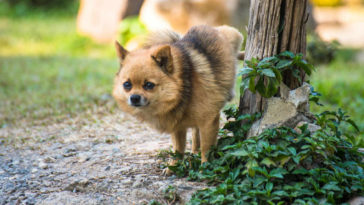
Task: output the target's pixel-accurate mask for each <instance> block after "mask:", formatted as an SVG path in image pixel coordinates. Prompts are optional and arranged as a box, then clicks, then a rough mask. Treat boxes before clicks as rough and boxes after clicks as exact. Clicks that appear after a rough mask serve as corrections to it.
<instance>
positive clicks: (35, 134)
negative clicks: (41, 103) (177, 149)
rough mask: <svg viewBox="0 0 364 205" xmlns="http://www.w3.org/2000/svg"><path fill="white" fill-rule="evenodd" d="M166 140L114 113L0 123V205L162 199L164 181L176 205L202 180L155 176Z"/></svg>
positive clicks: (136, 202)
mask: <svg viewBox="0 0 364 205" xmlns="http://www.w3.org/2000/svg"><path fill="white" fill-rule="evenodd" d="M188 139H189V140H190V136H189V138H188ZM170 145H171V143H170V136H169V135H166V134H160V133H157V132H156V131H154V130H152V129H150V128H148V127H147V126H146V125H145V124H141V123H139V122H137V121H136V120H134V119H132V118H131V117H129V116H126V115H124V114H123V113H121V112H117V113H114V114H108V115H94V116H92V117H88V118H83V117H75V118H70V119H67V120H64V121H62V122H59V123H56V124H51V125H49V124H48V125H47V123H45V125H31V126H29V125H24V126H20V125H18V126H14V127H5V128H1V129H0V204H1V205H2V204H78V205H79V204H148V203H149V202H150V201H151V200H153V199H154V200H157V201H159V202H162V203H166V204H168V203H171V201H167V200H166V199H165V198H164V197H163V191H164V190H165V189H166V188H167V187H168V186H174V187H175V188H176V190H177V194H178V195H179V196H180V198H181V200H179V201H175V202H173V203H175V204H184V203H185V202H186V201H188V199H189V198H190V197H191V194H192V193H193V192H195V191H196V190H197V189H201V188H203V187H205V186H206V185H205V184H204V183H198V182H188V181H187V180H186V179H179V178H176V177H175V176H169V177H168V176H164V175H163V174H162V169H161V164H160V163H161V161H160V160H158V159H157V157H156V155H157V154H158V152H159V150H161V149H169V148H170Z"/></svg>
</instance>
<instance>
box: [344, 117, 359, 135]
mask: <svg viewBox="0 0 364 205" xmlns="http://www.w3.org/2000/svg"><path fill="white" fill-rule="evenodd" d="M346 122H347V123H349V124H351V126H353V127H354V128H355V129H356V131H358V132H360V130H359V127H358V125H356V124H355V122H354V121H353V120H352V119H348V120H346Z"/></svg>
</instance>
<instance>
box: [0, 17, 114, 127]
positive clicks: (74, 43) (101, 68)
mask: <svg viewBox="0 0 364 205" xmlns="http://www.w3.org/2000/svg"><path fill="white" fill-rule="evenodd" d="M44 17H45V16H43V15H41V14H33V15H29V16H27V17H26V18H25V17H4V16H1V17H0V44H1V46H0V85H1V86H0V113H1V114H0V127H1V126H4V125H7V124H9V123H13V122H16V121H18V120H20V119H24V118H26V119H30V120H38V119H43V118H48V117H51V118H53V117H57V118H58V117H60V116H63V117H68V116H72V115H74V114H77V113H79V112H83V111H85V110H87V109H92V108H93V106H95V105H100V106H102V105H104V104H106V103H108V102H109V101H111V97H110V93H111V89H112V85H113V77H114V74H115V73H116V71H117V69H118V62H117V60H116V57H115V54H114V50H113V46H112V45H100V44H96V43H94V42H93V41H92V40H90V39H89V38H86V37H83V36H80V35H78V34H77V32H76V23H75V21H76V20H75V17H74V16H72V17H71V16H67V15H65V16H60V15H58V14H56V15H52V14H50V15H48V16H47V17H46V18H44Z"/></svg>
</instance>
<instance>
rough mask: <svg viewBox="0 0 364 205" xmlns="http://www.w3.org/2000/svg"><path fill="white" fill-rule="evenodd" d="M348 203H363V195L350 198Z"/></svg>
mask: <svg viewBox="0 0 364 205" xmlns="http://www.w3.org/2000/svg"><path fill="white" fill-rule="evenodd" d="M349 204H350V205H364V197H362V196H359V197H355V198H352V199H351V200H350V201H349Z"/></svg>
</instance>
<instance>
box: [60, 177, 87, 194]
mask: <svg viewBox="0 0 364 205" xmlns="http://www.w3.org/2000/svg"><path fill="white" fill-rule="evenodd" d="M89 184H90V181H89V180H88V179H87V178H76V179H74V180H73V181H71V183H69V184H68V185H67V186H66V187H65V188H64V190H66V191H71V192H83V191H85V188H86V187H87V186H88V185H89Z"/></svg>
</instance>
